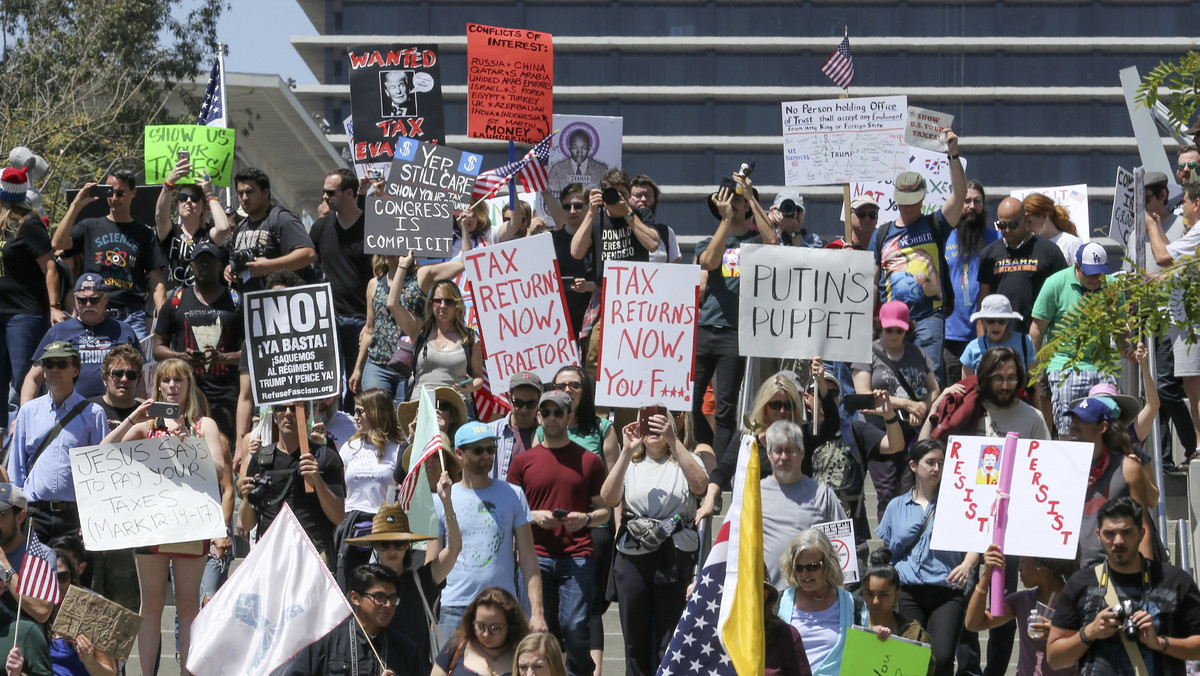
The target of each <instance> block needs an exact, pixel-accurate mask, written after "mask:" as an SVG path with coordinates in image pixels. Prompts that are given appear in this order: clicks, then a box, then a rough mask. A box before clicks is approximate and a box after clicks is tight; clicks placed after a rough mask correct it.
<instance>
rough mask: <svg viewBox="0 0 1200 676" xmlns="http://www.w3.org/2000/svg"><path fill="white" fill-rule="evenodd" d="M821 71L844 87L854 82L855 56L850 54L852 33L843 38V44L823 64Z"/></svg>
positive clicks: (846, 87)
mask: <svg viewBox="0 0 1200 676" xmlns="http://www.w3.org/2000/svg"><path fill="white" fill-rule="evenodd" d="M821 72H822V73H825V74H826V75H828V76H829V79H830V80H833V83H834V84H836V85H837V86H839V87H841V88H842V89H848V88H849V87H850V85H851V84H852V83H853V82H854V57H853V56H850V34H849V33H847V34H846V36H845V37H843V38H842V44H840V45H838V48H837V49H835V50H834V51H833V54H830V55H829V58H828V59H825V63H823V64H821Z"/></svg>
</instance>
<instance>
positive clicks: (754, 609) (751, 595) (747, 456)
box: [717, 434, 766, 674]
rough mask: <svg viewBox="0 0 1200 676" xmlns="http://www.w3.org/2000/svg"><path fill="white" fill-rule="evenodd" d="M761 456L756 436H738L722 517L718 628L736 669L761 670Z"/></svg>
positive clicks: (740, 670) (746, 672)
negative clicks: (724, 559) (725, 538)
mask: <svg viewBox="0 0 1200 676" xmlns="http://www.w3.org/2000/svg"><path fill="white" fill-rule="evenodd" d="M760 465H761V461H760V460H759V458H758V440H757V439H756V438H755V437H754V436H753V435H750V434H747V435H745V436H743V437H742V446H741V448H740V449H739V450H738V464H737V474H735V475H734V484H733V500H731V501H730V504H729V512H728V513H727V514H726V515H725V521H726V522H727V523H729V524H730V526H729V541H730V542H732V543H735V546H731V547H730V548H729V565H728V566H727V567H726V569H725V585H724V589H723V590H722V594H721V615H720V618H719V619H718V620H717V631H718V633H719V634H720V635H721V643H722V644H723V645H724V646H725V651H726V652H728V653H729V658H730V660H732V661H733V667H734V669H735V670H736V671H737V673H739V674H761V673H763V669H764V666H763V665H764V660H765V655H764V653H765V651H766V643H765V641H764V638H763V631H762V627H763V539H762V528H763V521H762V488H761V485H760V483H759V482H760V481H761V478H760V477H761V473H760V471H759V470H760Z"/></svg>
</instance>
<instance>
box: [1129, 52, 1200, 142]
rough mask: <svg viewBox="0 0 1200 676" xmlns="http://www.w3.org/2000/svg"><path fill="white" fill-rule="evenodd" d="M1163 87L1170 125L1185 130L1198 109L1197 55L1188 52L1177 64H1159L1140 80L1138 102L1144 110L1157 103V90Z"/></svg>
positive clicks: (1199, 55) (1199, 79)
mask: <svg viewBox="0 0 1200 676" xmlns="http://www.w3.org/2000/svg"><path fill="white" fill-rule="evenodd" d="M1160 87H1166V88H1167V89H1168V90H1169V91H1168V92H1167V100H1166V106H1167V115H1168V117H1170V118H1171V122H1173V123H1175V124H1177V125H1179V126H1180V127H1182V128H1184V129H1186V128H1187V127H1188V126H1189V123H1190V122H1191V120H1192V117H1193V116H1195V114H1196V109H1197V108H1200V53H1197V52H1188V53H1187V54H1184V55H1183V58H1182V59H1180V60H1179V63H1171V62H1167V61H1163V62H1160V63H1159V64H1158V65H1157V66H1155V68H1154V70H1152V71H1150V72H1149V73H1148V74H1147V75H1146V76H1145V77H1143V78H1142V83H1141V85H1139V86H1138V91H1137V95H1138V101H1139V102H1140V103H1141V104H1142V105H1144V106H1146V107H1147V108H1150V107H1153V106H1154V104H1155V103H1157V102H1158V100H1159V96H1158V90H1159V88H1160Z"/></svg>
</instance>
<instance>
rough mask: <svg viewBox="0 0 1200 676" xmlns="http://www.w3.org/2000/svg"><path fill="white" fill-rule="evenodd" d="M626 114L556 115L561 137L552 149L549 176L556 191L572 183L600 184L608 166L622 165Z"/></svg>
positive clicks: (585, 185) (553, 189) (549, 183)
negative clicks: (622, 116)
mask: <svg viewBox="0 0 1200 676" xmlns="http://www.w3.org/2000/svg"><path fill="white" fill-rule="evenodd" d="M624 122H625V120H624V118H621V117H600V116H596V115H555V116H554V128H555V129H558V130H559V132H558V137H557V138H556V140H555V143H554V145H553V146H552V147H551V149H550V171H549V173H548V178H547V180H546V183H547V185H548V186H549V189H550V192H552V193H554V194H555V195H557V194H558V193H559V191H561V190H562V189H563V188H565V187H566V186H567V185H569V184H571V183H582V184H583V187H585V188H589V189H590V188H599V187H600V179H601V178H602V177H603V176H604V173H605V172H607V171H608V170H609V169H617V168H620V166H621V133H622V128H623V126H624Z"/></svg>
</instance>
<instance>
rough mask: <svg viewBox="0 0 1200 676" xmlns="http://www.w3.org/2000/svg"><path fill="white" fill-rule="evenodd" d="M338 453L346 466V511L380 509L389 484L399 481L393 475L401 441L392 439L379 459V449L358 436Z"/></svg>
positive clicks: (373, 511)
mask: <svg viewBox="0 0 1200 676" xmlns="http://www.w3.org/2000/svg"><path fill="white" fill-rule="evenodd" d="M338 454H339V455H341V456H342V464H343V465H345V466H346V511H347V512H350V511H355V510H356V511H359V512H367V513H369V514H374V513H376V512H378V511H379V506H380V505H382V504H383V499H384V498H385V497H386V496H387V489H388V487H389V486H394V485H396V480H395V479H394V478H393V477H392V475H393V474H394V473H395V471H396V462H397V461H398V459H399V457H400V444H397V443H396V442H394V441H393V442H389V443H388V445H387V448H386V449H384V451H383V458H382V459H380V457H379V449H378V448H376V447H375V446H373V445H372V444H371V443H370V442H368V441H367V440H366V439H364V438H363V437H358V438H357V439H351V440H350V441H347V442H346V443H344V444H342V448H341V450H340V451H338Z"/></svg>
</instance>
